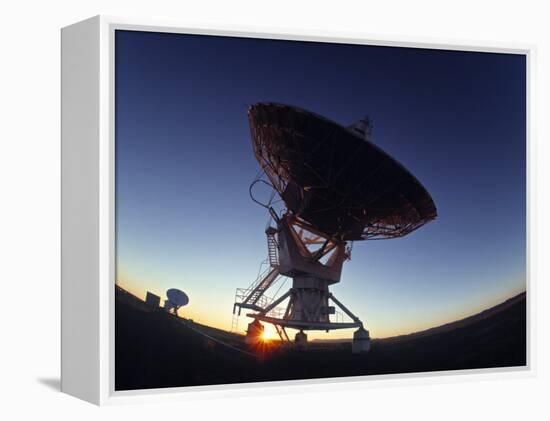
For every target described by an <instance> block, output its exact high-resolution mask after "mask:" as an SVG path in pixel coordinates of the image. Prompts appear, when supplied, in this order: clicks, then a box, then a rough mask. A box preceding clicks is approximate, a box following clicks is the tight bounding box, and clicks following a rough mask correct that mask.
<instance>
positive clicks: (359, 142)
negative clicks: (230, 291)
mask: <svg viewBox="0 0 550 421" xmlns="http://www.w3.org/2000/svg"><path fill="white" fill-rule="evenodd" d="M248 120H249V125H250V130H251V137H252V145H253V148H254V154H255V156H256V159H257V160H258V163H259V164H260V167H261V169H262V170H263V173H264V174H265V176H266V177H267V180H264V179H257V180H256V181H255V182H253V183H252V185H251V186H250V192H251V197H252V199H253V200H254V201H255V202H257V203H259V204H261V205H262V206H264V207H266V208H267V210H268V212H269V214H270V215H271V218H272V219H273V221H274V225H275V226H269V227H268V228H267V229H266V236H267V243H268V259H267V260H268V262H269V267H268V269H267V270H265V272H264V273H263V274H261V275H260V276H259V277H258V279H257V280H256V281H255V282H254V283H253V284H252V285H251V286H250V287H249V288H247V289H238V290H237V294H236V300H235V304H234V307H233V313H234V314H235V312H236V310H237V309H238V314H239V315H240V313H241V309H247V310H251V311H252V312H250V313H247V314H246V315H247V316H248V317H251V318H253V319H254V321H253V322H252V323H250V324H249V329H248V332H247V342H252V341H253V340H254V338H253V336H254V335H257V332H259V331H261V330H262V329H259V325H261V322H263V323H270V324H272V325H273V326H274V327H275V329H276V331H277V333H278V334H279V336H280V338H281V339H282V340H283V341H288V342H290V340H289V337H288V334H287V329H296V330H298V333H297V334H296V336H295V342H296V343H297V344H299V345H302V346H303V345H305V344H306V343H307V335H306V334H305V333H304V331H309V330H325V331H327V332H328V331H330V330H333V329H346V328H356V329H357V330H356V331H355V332H354V335H353V342H352V350H353V352H366V351H368V350H369V349H370V337H369V333H368V331H367V330H366V329H365V328H364V327H363V322H362V321H361V320H359V318H358V317H357V316H355V315H354V314H353V313H352V312H351V311H350V310H349V309H348V308H347V307H346V306H345V305H344V304H343V303H342V302H340V301H339V300H338V299H337V298H336V297H335V296H334V295H333V294H332V293H331V292H330V288H329V287H330V286H331V285H333V284H335V283H337V282H340V275H341V273H342V266H343V264H344V262H345V261H346V260H348V259H349V258H350V257H351V245H352V242H353V241H361V240H378V239H391V238H397V237H402V236H404V235H407V234H409V233H411V232H413V231H414V230H416V229H418V228H420V227H421V226H423V225H424V224H426V223H427V222H429V221H431V220H433V219H435V218H436V216H437V211H436V207H435V205H434V202H433V200H432V198H431V196H430V194H429V193H428V192H427V191H426V189H425V188H424V187H423V186H422V184H420V182H419V181H418V180H417V179H416V178H415V177H414V176H413V175H412V174H411V173H410V172H409V171H408V170H407V169H406V168H405V167H403V166H402V165H401V164H400V163H399V162H397V161H396V160H395V159H393V158H392V157H391V156H390V155H388V154H386V153H385V152H384V151H383V150H382V149H380V148H379V147H378V146H376V145H374V144H373V143H372V142H371V140H370V133H371V123H370V120H369V119H368V118H365V119H362V120H360V121H359V122H357V123H355V124H353V125H351V126H349V127H343V126H341V125H339V124H337V123H335V122H333V121H330V120H328V119H326V118H324V117H321V116H319V115H317V114H315V113H312V112H309V111H306V110H303V109H300V108H297V107H293V106H289V105H283V104H275V103H259V104H256V105H253V106H251V107H249V109H248ZM259 182H262V183H264V184H268V185H269V187H270V188H272V189H273V190H274V192H276V193H277V194H278V195H279V196H280V199H281V200H282V203H283V204H284V208H283V209H282V210H281V211H280V212H277V211H276V210H275V209H274V207H273V206H272V202H270V203H267V204H264V203H260V202H259V201H258V200H256V199H255V198H254V196H253V188H254V186H255V184H257V183H259ZM280 276H285V277H288V278H291V279H292V287H291V288H290V289H289V290H288V291H286V292H284V293H283V294H282V295H280V296H279V297H278V298H275V299H271V298H269V297H268V296H267V295H266V292H267V291H268V290H269V288H270V287H272V286H273V285H274V284H275V283H276V281H277V280H278V279H279V277H280ZM285 303H286V304H285ZM336 307H337V308H339V309H340V310H341V311H342V312H343V313H344V314H345V315H346V316H348V318H349V319H350V321H347V322H344V321H343V320H338V318H337V317H335V315H336ZM331 316H332V320H331Z"/></svg>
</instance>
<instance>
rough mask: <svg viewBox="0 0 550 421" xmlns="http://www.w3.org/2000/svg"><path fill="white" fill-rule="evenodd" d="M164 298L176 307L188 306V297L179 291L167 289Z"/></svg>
mask: <svg viewBox="0 0 550 421" xmlns="http://www.w3.org/2000/svg"><path fill="white" fill-rule="evenodd" d="M166 296H167V297H168V300H170V302H171V303H173V304H175V305H176V306H178V307H182V306H185V305H187V304H189V297H188V296H187V294H186V293H185V292H183V291H180V290H179V289H175V288H171V289H169V290H168V291H166Z"/></svg>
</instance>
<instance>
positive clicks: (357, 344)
mask: <svg viewBox="0 0 550 421" xmlns="http://www.w3.org/2000/svg"><path fill="white" fill-rule="evenodd" d="M369 350H370V336H369V331H368V330H366V329H363V328H362V327H361V328H359V329H357V330H356V331H355V332H353V342H352V344H351V352H352V353H354V354H360V353H363V352H368V351H369Z"/></svg>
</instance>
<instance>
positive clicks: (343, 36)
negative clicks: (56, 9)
mask: <svg viewBox="0 0 550 421" xmlns="http://www.w3.org/2000/svg"><path fill="white" fill-rule="evenodd" d="M93 19H95V20H97V22H98V28H99V45H100V50H99V63H97V66H98V68H99V90H100V92H99V93H98V95H99V119H98V122H97V124H98V127H97V129H98V133H99V139H97V141H98V142H99V143H98V144H99V162H98V163H97V165H98V171H99V180H98V183H99V184H98V191H99V206H98V209H97V212H98V215H97V216H98V221H99V236H98V239H99V251H98V252H99V255H98V256H99V279H98V282H99V291H98V296H99V303H98V309H99V313H98V314H97V323H98V325H99V329H98V330H99V338H98V339H99V349H98V350H97V352H98V360H99V385H98V387H99V392H98V398H97V399H94V398H89V399H88V398H86V397H84V396H80V397H83V398H84V399H86V400H90V401H92V402H94V403H98V404H118V403H137V402H159V401H173V400H179V401H181V400H183V399H185V400H188V399H210V398H212V397H233V396H235V397H237V396H238V397H243V396H261V395H264V394H266V393H269V394H277V395H280V394H290V393H296V392H297V391H298V392H313V391H315V392H317V391H319V392H321V391H325V392H328V391H334V390H346V389H351V388H354V389H356V388H371V387H386V386H414V385H418V384H445V383H461V382H469V381H480V380H498V379H504V378H525V377H532V376H534V375H535V374H536V368H535V367H536V358H535V355H534V349H535V346H534V345H535V338H533V335H532V333H533V332H534V331H535V329H534V327H535V322H536V320H535V317H534V312H535V308H534V306H535V300H533V299H532V297H533V296H534V294H535V292H536V285H535V282H533V279H532V270H531V268H532V267H533V266H532V265H533V264H534V262H533V256H534V253H533V250H532V246H533V245H534V238H533V236H534V234H535V233H533V232H532V230H531V227H532V226H533V222H534V221H535V220H536V215H535V214H534V212H535V206H534V203H533V200H532V199H533V198H532V192H533V191H534V190H533V188H534V186H533V174H534V173H535V169H534V168H533V165H534V162H535V160H534V159H533V157H534V156H536V155H535V152H536V151H535V148H534V142H533V141H532V135H533V132H532V127H533V124H534V121H533V108H532V106H533V104H534V101H533V92H534V91H535V90H534V66H533V61H534V57H535V47H534V46H533V45H525V44H521V45H519V44H510V43H495V42H483V41H479V42H477V41H476V42H471V41H468V42H467V43H465V42H463V41H460V40H450V39H436V40H434V39H425V38H418V37H414V38H408V37H391V38H390V37H386V36H384V37H379V36H376V35H372V34H363V33H345V32H328V31H326V32H325V31H323V32H320V31H310V30H307V31H306V30H303V29H298V28H292V29H289V28H266V27H261V28H260V27H253V26H236V25H211V24H208V25H196V24H194V23H188V24H186V23H185V22H175V21H171V20H153V19H134V18H130V19H129V18H119V17H107V16H98V17H95V18H93ZM93 19H92V20H93ZM85 22H87V21H85ZM81 24H82V23H80V24H76V25H81ZM72 26H75V25H72ZM69 28H70V27H69ZM117 29H121V30H136V31H149V32H171V33H182V34H203V35H220V36H235V37H249V38H264V39H282V40H296V41H320V42H333V43H351V44H367V45H378V46H398V47H414V48H429V49H445V50H461V51H478V52H495V53H511V54H523V55H525V56H526V63H527V86H526V88H527V98H526V101H527V108H526V110H527V133H526V139H527V221H526V222H527V245H526V247H527V249H526V253H527V279H526V283H527V312H528V314H527V324H528V326H527V366H526V367H519V368H503V369H477V370H461V371H447V372H431V373H414V374H396V375H383V376H358V377H344V378H331V379H314V380H295V381H281V382H265V383H248V384H237V385H220V386H196V387H182V388H167V389H153V390H140V391H124V392H122V391H119V392H116V391H114V281H115V265H114V262H115V249H114V238H115V236H114V162H115V157H114V133H115V132H114V31H115V30H117ZM65 175H66V174H64V176H65ZM64 196H65V195H64ZM66 299H68V297H65V298H64V301H65V300H66ZM66 316H67V315H66V314H64V317H66ZM62 335H63V332H62ZM65 336H66V335H63V339H62V340H68V338H66V337H65ZM65 357H67V356H66V355H64V357H63V358H65ZM64 375H65V374H63V376H64ZM83 381H85V379H83ZM66 391H68V390H66ZM68 392H69V393H70V391H68Z"/></svg>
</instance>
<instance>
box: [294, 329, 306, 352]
mask: <svg viewBox="0 0 550 421" xmlns="http://www.w3.org/2000/svg"><path fill="white" fill-rule="evenodd" d="M294 342H295V343H296V346H298V347H299V348H306V347H307V335H306V334H305V333H304V332H303V331H300V332H298V333H297V334H296V336H295V337H294Z"/></svg>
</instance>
